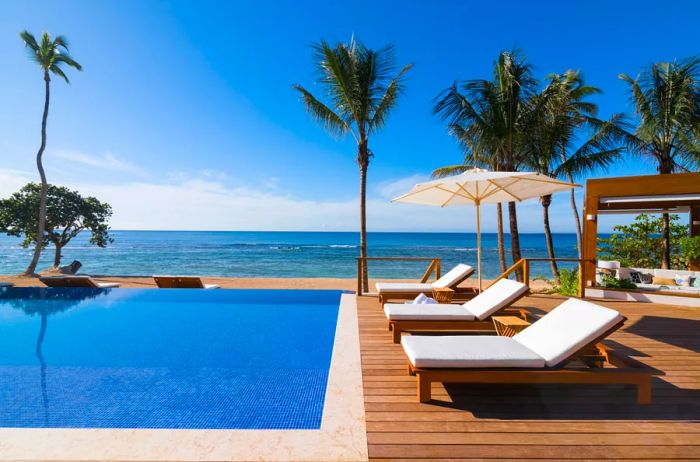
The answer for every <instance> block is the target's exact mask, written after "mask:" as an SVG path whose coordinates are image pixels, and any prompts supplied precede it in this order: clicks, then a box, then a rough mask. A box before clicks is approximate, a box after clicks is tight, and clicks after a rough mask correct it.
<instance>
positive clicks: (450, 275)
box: [432, 263, 474, 289]
mask: <svg viewBox="0 0 700 462" xmlns="http://www.w3.org/2000/svg"><path fill="white" fill-rule="evenodd" d="M473 272H474V268H472V267H471V266H469V265H465V264H464V263H460V264H459V265H457V266H455V267H454V268H452V269H451V270H450V271H448V272H447V273H446V274H445V275H444V276H443V277H441V278H440V279H438V280H437V281H435V282H433V284H432V286H433V287H434V288H435V289H444V288H445V287H454V286H456V285H457V284H459V283H460V282H462V281H463V280H464V279H465V278H466V277H467V276H468V275H470V274H471V273H473Z"/></svg>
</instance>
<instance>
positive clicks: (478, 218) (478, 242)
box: [476, 201, 481, 293]
mask: <svg viewBox="0 0 700 462" xmlns="http://www.w3.org/2000/svg"><path fill="white" fill-rule="evenodd" d="M476 259H477V265H478V266H477V268H478V271H479V293H481V204H480V202H479V201H476Z"/></svg>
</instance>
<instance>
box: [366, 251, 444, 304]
mask: <svg viewBox="0 0 700 462" xmlns="http://www.w3.org/2000/svg"><path fill="white" fill-rule="evenodd" d="M369 261H429V262H430V264H429V265H428V268H427V269H426V270H425V273H423V277H421V280H420V282H428V279H430V275H431V274H433V273H435V279H440V259H439V258H430V257H366V258H363V257H357V295H358V296H359V295H362V294H363V292H364V291H363V290H362V274H363V269H366V268H367V262H369Z"/></svg>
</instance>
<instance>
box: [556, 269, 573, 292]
mask: <svg viewBox="0 0 700 462" xmlns="http://www.w3.org/2000/svg"><path fill="white" fill-rule="evenodd" d="M554 291H555V292H556V293H558V294H560V295H569V296H574V297H575V296H578V269H572V270H570V269H566V268H562V269H560V270H559V285H557V286H555V287H554Z"/></svg>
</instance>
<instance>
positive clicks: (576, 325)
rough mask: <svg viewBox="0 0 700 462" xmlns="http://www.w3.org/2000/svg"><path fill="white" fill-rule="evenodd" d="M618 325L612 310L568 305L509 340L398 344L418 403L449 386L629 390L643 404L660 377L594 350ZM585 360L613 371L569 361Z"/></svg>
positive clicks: (422, 339) (424, 339) (434, 339)
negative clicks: (612, 386) (610, 386)
mask: <svg viewBox="0 0 700 462" xmlns="http://www.w3.org/2000/svg"><path fill="white" fill-rule="evenodd" d="M624 322H625V318H624V317H623V316H621V315H620V313H618V312H617V311H615V310H611V309H609V308H605V307H602V306H598V305H595V304H593V303H589V302H585V301H582V300H576V299H569V300H567V301H565V302H564V303H562V304H561V305H559V306H558V307H557V308H555V309H554V310H552V311H551V312H550V313H548V314H547V315H545V316H543V317H542V318H541V319H540V320H539V321H537V322H535V323H534V324H532V325H531V326H530V327H528V328H526V329H525V330H523V331H521V332H519V333H518V334H516V335H515V336H514V337H496V336H419V335H412V336H405V337H403V339H402V340H401V344H402V346H403V349H404V351H405V352H406V356H407V357H408V362H409V372H410V373H411V374H415V375H416V376H417V379H418V399H419V400H420V402H427V401H430V399H431V390H430V388H431V383H432V382H444V383H447V382H455V383H599V384H602V383H618V384H633V385H636V386H637V399H638V402H639V403H649V402H651V378H652V376H654V375H662V374H663V373H662V372H660V371H657V370H655V369H652V368H649V367H646V366H644V365H643V364H641V363H639V362H637V361H634V360H632V359H630V358H623V357H621V356H618V355H617V354H615V353H614V352H612V351H611V350H609V349H607V348H605V347H603V346H602V345H599V344H598V342H600V341H601V340H602V339H604V338H605V337H607V336H608V335H610V334H611V333H612V332H614V331H615V330H617V329H619V328H620V327H621V326H622V324H623V323H624ZM595 348H597V352H596V353H595V354H593V355H591V350H593V349H595ZM591 356H593V357H598V358H600V361H602V360H607V361H608V362H609V363H610V364H612V365H613V366H616V367H591V366H587V365H586V363H588V362H585V363H584V362H581V361H574V360H576V359H577V358H581V357H589V358H590V357H591ZM576 363H578V364H580V366H576ZM594 364H595V362H594ZM598 365H600V364H598Z"/></svg>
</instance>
